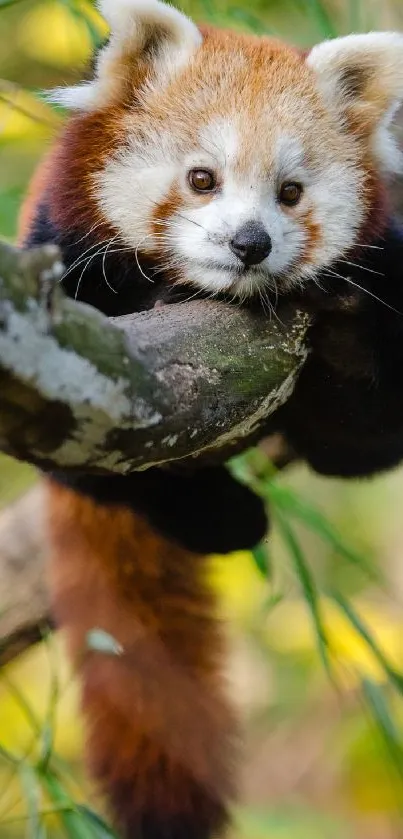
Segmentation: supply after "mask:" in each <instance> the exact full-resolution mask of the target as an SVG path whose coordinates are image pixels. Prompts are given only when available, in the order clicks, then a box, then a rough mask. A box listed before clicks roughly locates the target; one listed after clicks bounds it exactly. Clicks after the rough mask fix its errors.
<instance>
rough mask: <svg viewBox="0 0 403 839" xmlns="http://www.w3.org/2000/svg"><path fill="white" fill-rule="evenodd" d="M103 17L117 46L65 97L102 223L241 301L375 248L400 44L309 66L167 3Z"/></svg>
mask: <svg viewBox="0 0 403 839" xmlns="http://www.w3.org/2000/svg"><path fill="white" fill-rule="evenodd" d="M99 6H100V9H101V11H102V12H103V14H104V16H105V18H106V19H107V20H108V22H109V24H110V27H111V35H110V38H109V41H108V43H107V44H106V46H105V47H104V48H103V49H102V50H101V52H100V54H99V56H98V59H97V66H96V71H95V77H94V79H93V80H92V81H90V82H88V83H84V84H82V85H79V86H77V87H74V88H66V89H64V90H61V91H58V92H57V99H58V101H59V102H62V103H64V104H65V105H68V106H70V107H72V108H74V109H77V110H78V111H79V112H80V113H79V115H78V116H77V117H76V125H77V124H78V127H80V126H82V131H81V135H80V132H79V135H80V136H81V140H80V142H81V148H80V149H79V150H78V151H77V154H76V158H77V159H78V158H79V160H80V161H82V162H83V163H82V168H83V167H85V166H86V167H87V171H85V172H83V178H82V181H81V183H80V185H78V184H77V188H79V189H80V190H81V198H82V200H85V201H86V203H87V205H88V204H91V203H92V205H93V207H94V218H96V217H99V216H101V218H102V219H104V220H105V221H106V222H107V224H108V225H109V227H111V228H112V229H113V230H114V231H115V232H116V234H117V235H119V237H120V239H121V240H122V241H123V242H124V243H125V245H128V246H129V247H130V248H133V249H134V250H135V251H136V252H138V253H140V254H141V253H143V254H146V255H147V254H148V255H150V256H152V257H153V258H157V260H158V263H159V264H160V265H161V267H162V268H166V269H167V271H168V272H173V274H174V276H175V277H177V278H178V279H179V280H180V281H181V282H183V281H186V282H189V283H191V284H193V285H195V286H196V287H202V288H203V289H205V290H207V291H208V292H211V293H216V292H220V291H229V292H230V293H232V294H234V295H236V296H239V297H245V296H247V295H249V294H252V293H254V292H255V291H258V290H259V289H261V288H265V289H270V288H275V287H276V286H278V287H279V288H280V290H281V289H283V290H286V289H288V288H290V287H292V285H293V284H300V283H301V281H304V280H306V279H309V278H310V277H315V275H316V274H317V273H318V271H319V270H320V269H321V268H323V267H324V266H327V265H329V264H330V263H331V262H333V261H334V260H335V259H337V258H338V257H340V256H342V255H343V254H345V253H347V252H348V251H349V250H351V249H352V247H353V246H354V245H355V244H358V243H360V242H362V241H363V240H364V238H365V228H366V225H367V224H368V219H369V217H370V215H371V213H372V214H373V212H374V204H375V203H376V200H377V194H378V185H379V181H380V178H381V174H382V171H385V170H391V169H395V168H396V165H397V164H398V163H399V159H398V158H399V152H398V151H397V149H396V146H395V145H394V142H393V139H392V136H391V134H390V132H389V130H388V129H389V122H390V117H391V114H392V112H393V110H394V108H395V107H396V103H397V102H399V100H400V99H401V98H402V97H403V36H401V35H398V34H394V33H372V34H369V35H350V36H348V37H345V38H339V39H335V40H333V41H327V42H324V43H322V44H320V45H319V46H316V47H315V48H314V49H313V50H312V51H311V52H310V53H309V54H308V55H302V54H300V53H299V52H298V51H296V50H294V49H293V48H291V47H288V46H286V45H284V44H282V43H280V42H278V41H274V40H271V39H269V38H258V37H254V36H244V35H239V34H236V33H234V32H225V31H219V30H214V29H206V30H203V29H202V30H199V29H198V28H197V27H196V25H194V24H193V23H192V22H191V21H190V20H189V19H188V18H187V17H185V16H184V15H183V14H182V13H181V12H179V11H178V10H176V9H174V8H172V7H171V6H168V5H166V4H164V3H162V2H158V0H100V2H99ZM94 119H96V122H97V126H98V128H97V134H96V141H94V135H93V134H91V131H90V130H87V128H86V126H87V127H88V126H90V125H91V121H94ZM77 120H78V123H77ZM100 126H104V127H105V140H104V139H103V131H102V130H100ZM76 133H77V132H76ZM86 143H87V144H88V148H87V149H86V147H85V145H86ZM103 144H104V145H105V148H103ZM106 144H107V145H106ZM94 146H95V147H94ZM98 146H99V147H98ZM77 177H78V176H77Z"/></svg>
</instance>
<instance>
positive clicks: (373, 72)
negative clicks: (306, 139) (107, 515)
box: [307, 32, 403, 171]
mask: <svg viewBox="0 0 403 839" xmlns="http://www.w3.org/2000/svg"><path fill="white" fill-rule="evenodd" d="M307 63H308V65H309V66H310V67H311V69H312V70H313V71H314V73H315V75H316V77H317V82H318V86H319V88H320V90H321V91H322V93H323V96H324V100H325V104H326V106H327V107H328V108H329V109H330V110H331V111H332V112H333V113H335V115H336V117H337V118H338V119H339V120H341V121H342V125H345V127H346V129H347V130H351V131H353V132H354V133H355V134H356V135H357V136H358V137H362V138H364V139H367V140H368V141H369V142H370V144H371V151H372V153H373V154H374V156H375V158H376V159H377V161H378V163H379V164H380V165H381V166H382V167H383V168H384V169H386V170H388V171H396V170H400V169H401V168H402V164H403V159H402V155H401V153H400V152H399V149H398V148H397V145H396V142H395V140H394V139H393V137H392V135H391V133H390V130H389V126H390V122H391V119H392V118H393V115H394V113H395V111H396V110H397V108H398V106H399V104H400V103H401V102H402V101H403V35H401V34H398V33H397V32H370V33H369V34H367V35H347V36H346V37H344V38H335V39H334V40H332V41H324V42H323V43H321V44H318V45H317V46H316V47H314V48H313V49H312V50H311V52H310V53H309V55H308V57H307Z"/></svg>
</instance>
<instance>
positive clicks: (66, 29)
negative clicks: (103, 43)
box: [17, 0, 107, 67]
mask: <svg viewBox="0 0 403 839" xmlns="http://www.w3.org/2000/svg"><path fill="white" fill-rule="evenodd" d="M74 8H75V9H76V10H77V12H82V13H83V14H84V16H85V18H86V19H87V21H88V22H89V23H90V24H91V25H92V26H93V27H94V28H95V30H96V31H97V32H99V34H100V36H101V37H102V36H103V35H105V34H106V33H107V27H106V24H105V23H104V21H103V20H102V18H101V17H100V16H99V14H98V13H97V12H96V10H95V9H94V7H93V6H91V4H90V3H87V2H85V0H81V1H80V2H76V3H75V6H74ZM17 37H18V43H19V45H20V46H21V48H22V49H23V50H24V52H25V53H26V54H27V55H29V57H30V58H34V59H35V60H36V61H40V62H41V63H46V64H51V65H52V66H55V67H75V66H76V65H78V64H82V63H83V62H84V61H85V60H86V59H87V58H88V56H89V54H90V53H91V50H92V46H93V44H92V41H91V34H90V31H89V28H88V26H87V25H86V23H85V20H83V19H82V18H80V17H79V15H78V14H77V16H76V15H74V14H72V12H71V10H69V9H68V7H67V6H65V5H62V3H53V2H49V3H41V4H40V5H36V6H34V7H33V8H32V9H31V10H30V11H29V12H28V13H27V14H26V15H24V16H23V17H22V19H21V23H20V25H19V29H18V35H17Z"/></svg>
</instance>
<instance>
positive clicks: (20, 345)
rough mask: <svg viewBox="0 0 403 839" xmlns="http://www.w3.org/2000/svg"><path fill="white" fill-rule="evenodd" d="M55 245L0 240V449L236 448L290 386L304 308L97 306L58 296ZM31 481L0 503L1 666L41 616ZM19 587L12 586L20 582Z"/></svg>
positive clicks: (83, 461)
mask: <svg viewBox="0 0 403 839" xmlns="http://www.w3.org/2000/svg"><path fill="white" fill-rule="evenodd" d="M61 272H62V266H61V264H60V260H59V254H58V252H57V250H56V249H55V248H54V247H45V248H42V249H35V250H33V251H29V252H26V253H21V252H19V251H17V250H16V249H14V248H11V247H10V246H8V245H4V244H1V243H0V392H1V402H0V449H2V450H3V451H5V452H7V453H9V454H12V455H13V456H15V457H17V458H19V459H23V460H27V461H29V462H31V463H34V464H36V465H38V466H40V467H46V468H49V467H50V468H52V467H59V468H60V467H65V468H76V469H78V468H81V469H82V468H85V470H86V471H91V470H92V471H103V472H105V471H109V472H120V473H125V472H128V471H130V470H132V469H135V468H138V467H144V466H149V465H151V464H155V463H162V462H167V461H171V460H176V459H181V460H183V459H186V458H192V459H194V458H200V459H201V460H202V461H203V462H205V461H206V460H210V459H211V458H212V457H218V459H219V460H224V459H226V458H227V457H228V456H229V455H230V454H233V453H234V452H235V451H236V450H238V449H241V448H245V447H246V446H247V445H248V443H250V442H251V441H252V439H253V438H254V435H256V433H257V431H258V429H259V426H260V425H261V423H262V422H263V421H264V420H266V418H267V417H268V416H269V415H270V414H271V413H272V412H273V411H274V410H275V409H276V408H277V407H278V406H279V405H281V404H282V403H283V402H284V401H285V399H286V398H287V396H288V395H289V393H290V392H291V390H292V387H293V384H294V381H295V379H296V376H297V373H298V370H299V369H300V367H301V365H302V363H303V361H304V359H305V357H306V349H305V347H304V335H305V331H306V329H307V326H308V318H307V315H306V314H304V313H302V312H295V311H294V310H293V309H292V308H290V307H288V308H287V307H285V308H284V309H283V311H281V312H280V317H281V322H280V321H279V320H274V321H270V320H269V319H268V318H267V317H266V316H264V314H263V313H256V312H253V313H252V312H250V311H247V310H245V309H239V308H236V307H235V306H231V305H228V304H224V303H211V302H207V301H198V302H194V303H187V304H185V303H181V304H178V305H169V306H164V307H162V308H158V309H154V310H152V311H150V312H144V313H142V314H137V315H130V316H125V317H122V318H117V319H114V320H108V319H107V318H106V317H104V316H103V315H101V314H100V313H99V312H97V311H96V310H95V309H92V308H91V307H89V306H84V305H82V304H80V303H76V302H74V301H71V300H69V299H67V298H66V297H65V295H64V294H63V292H62V291H61V288H60V285H59V283H58V282H57V281H58V279H59V278H60V276H61ZM45 556H46V539H45V533H44V528H43V524H42V490H41V487H40V486H39V487H37V488H35V489H34V490H33V491H31V492H30V493H28V495H27V496H26V497H24V498H22V499H21V500H20V501H18V502H17V503H16V504H14V505H12V506H11V507H10V508H8V509H6V510H5V511H4V512H3V513H2V514H1V517H0V564H1V575H0V605H1V608H0V639H1V640H0V666H2V665H4V664H6V663H7V662H9V661H10V660H11V659H13V658H14V657H15V656H16V655H18V654H20V653H21V652H22V651H23V650H24V649H26V648H27V647H29V646H30V645H31V644H33V643H35V642H36V641H38V640H40V638H41V633H42V631H43V628H44V627H45V626H46V625H47V624H48V623H49V620H48V600H47V592H46V586H45V578H46V575H45V569H44V564H45ZM17 592H18V594H17Z"/></svg>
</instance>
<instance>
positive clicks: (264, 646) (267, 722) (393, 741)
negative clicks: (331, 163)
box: [0, 0, 403, 839]
mask: <svg viewBox="0 0 403 839" xmlns="http://www.w3.org/2000/svg"><path fill="white" fill-rule="evenodd" d="M182 8H183V9H184V10H185V11H186V12H188V13H189V14H191V15H192V16H194V17H195V18H196V19H197V20H209V21H211V22H215V23H217V24H219V25H226V26H230V27H234V28H242V29H246V30H248V31H256V32H262V31H264V32H266V33H268V34H276V35H280V36H283V37H285V38H287V39H290V40H292V41H293V42H296V43H298V44H301V45H303V46H309V45H310V44H312V43H315V42H317V41H319V40H321V39H323V38H326V37H332V36H334V35H336V34H340V33H348V32H350V31H359V30H362V31H364V30H370V29H374V28H382V29H387V28H392V27H393V28H400V29H402V28H403V5H402V3H401V0H396V2H386V0H372V2H371V0H362V2H357V0H340V2H337V0H335V2H329V3H321V2H319V0H278V2H276V0H244V2H231V0H204V2H203V0H200V1H199V2H196V0H194V2H193V0H187V2H185V0H183V3H182ZM104 34H105V27H104V24H103V23H102V21H101V20H100V19H99V17H98V15H97V13H96V12H95V10H94V7H93V5H92V4H91V3H90V2H87V0H59V2H58V1H57V0H50V1H49V2H47V0H14V1H13V0H0V235H2V236H4V237H6V238H8V239H10V240H13V239H15V236H16V229H17V215H18V209H19V206H20V204H21V201H22V198H23V195H24V193H25V190H26V188H27V183H28V180H29V177H30V175H31V173H32V172H33V170H34V168H35V165H36V163H37V161H38V160H39V159H40V157H41V155H42V154H43V152H44V149H45V148H46V147H47V145H48V144H49V143H50V142H51V140H52V137H53V136H54V134H55V132H56V131H57V130H58V127H59V125H60V124H61V122H62V119H63V117H62V115H61V114H60V113H57V112H56V111H55V110H52V109H51V108H50V107H49V106H48V105H46V104H45V102H44V100H43V98H41V96H40V94H39V93H38V91H40V90H42V89H45V88H50V87H52V86H54V85H60V84H63V83H68V82H71V81H72V80H74V79H78V78H80V74H81V73H82V71H83V68H84V67H85V64H86V61H87V59H88V56H89V54H90V52H91V50H92V48H93V45H94V44H96V43H98V42H99V41H100V39H101V38H102V36H103V35H104ZM235 468H236V469H237V470H240V471H241V472H242V474H243V476H246V477H247V478H248V479H249V480H250V482H251V483H252V484H258V485H259V488H260V489H262V490H263V491H264V493H265V495H266V496H267V498H268V500H269V502H270V506H271V510H272V515H273V520H274V529H273V534H272V537H271V539H270V546H269V549H266V548H264V549H263V550H261V551H259V552H256V554H255V555H254V556H252V555H249V554H243V553H242V554H235V555H234V556H232V557H230V558H228V557H227V558H225V559H223V558H220V557H214V558H213V559H212V564H211V578H212V584H213V585H215V586H216V588H217V590H218V591H219V593H220V597H221V600H222V611H223V614H225V615H226V616H228V618H229V621H228V627H229V636H230V647H231V655H230V660H229V663H228V676H229V680H230V683H231V684H232V685H233V692H234V696H236V697H237V698H238V702H239V704H240V706H241V712H242V716H243V719H244V720H245V733H246V748H245V760H244V768H243V774H242V785H241V786H242V802H243V803H242V807H240V809H239V812H237V813H236V814H235V815H236V827H235V828H234V836H235V835H236V836H238V837H239V839H399V837H402V836H403V819H402V812H403V702H402V693H403V688H402V685H403V677H402V676H401V675H400V674H401V672H403V646H402V637H403V634H402V633H403V608H402V604H403V521H402V513H401V510H402V500H403V471H402V470H396V471H395V472H394V473H393V474H390V475H388V476H386V477H385V476H383V477H381V478H378V479H377V480H373V481H368V482H360V483H358V482H351V483H348V484H347V483H344V482H341V481H331V480H324V479H320V478H318V477H317V476H314V475H313V474H311V473H309V472H308V470H307V469H305V468H303V467H301V466H298V467H295V466H293V467H291V468H289V469H288V470H286V471H284V472H283V473H282V474H281V475H278V476H277V475H276V474H275V473H274V471H273V469H272V468H271V467H270V464H269V463H268V461H267V460H266V459H265V457H264V455H262V454H261V453H260V454H259V455H258V454H256V453H252V454H251V455H250V456H247V457H244V458H242V459H241V460H239V461H238V462H237V463H236V465H235ZM33 480H35V476H34V474H33V472H31V470H30V469H29V468H27V467H24V466H21V465H18V464H16V463H14V462H12V461H11V460H9V459H7V458H2V459H1V461H0V499H1V502H2V504H3V505H4V504H6V503H8V502H10V501H11V500H12V499H13V498H15V497H17V496H18V495H19V494H20V493H21V492H22V491H23V490H24V488H25V487H26V486H28V484H29V483H30V482H32V481H33ZM0 573H1V571H0ZM17 597H18V592H16V598H17ZM5 605H6V604H0V608H2V607H3V606H5ZM81 745H82V731H81V725H80V721H79V716H78V714H77V688H76V685H75V683H74V679H72V677H71V675H70V674H69V673H68V668H67V665H66V662H65V659H64V656H63V651H62V648H61V645H60V641H59V640H58V639H57V638H54V637H51V636H49V637H47V638H46V639H45V640H44V642H43V644H42V645H41V646H40V647H38V648H36V649H35V650H32V651H31V652H29V653H28V654H26V655H24V656H22V657H21V659H20V660H18V661H16V662H15V663H13V664H12V665H11V666H9V667H8V668H7V669H5V670H3V672H2V673H1V674H0V837H1V839H8V837H10V839H13V837H15V839H17V837H18V838H20V837H32V839H44V837H46V836H48V837H52V839H53V837H54V838H55V837H72V839H90V838H91V837H94V839H96V837H103V839H105V837H108V836H112V835H113V834H112V833H111V832H109V831H108V828H107V827H106V825H105V824H104V823H103V822H102V821H101V820H98V819H97V817H96V816H95V814H94V810H95V811H102V802H98V801H97V799H96V797H95V794H94V792H93V790H91V788H90V786H89V784H88V782H87V781H86V780H85V779H84V775H83V769H82V762H81ZM90 808H91V809H90Z"/></svg>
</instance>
